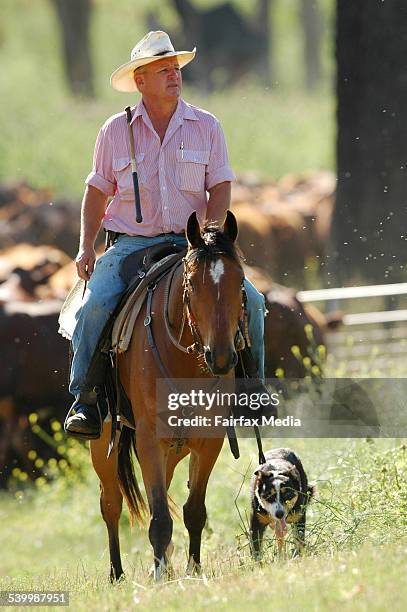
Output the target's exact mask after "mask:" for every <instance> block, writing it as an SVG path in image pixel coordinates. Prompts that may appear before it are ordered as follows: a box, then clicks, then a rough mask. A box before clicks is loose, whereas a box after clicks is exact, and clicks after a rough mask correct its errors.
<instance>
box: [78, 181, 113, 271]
mask: <svg viewBox="0 0 407 612" xmlns="http://www.w3.org/2000/svg"><path fill="white" fill-rule="evenodd" d="M106 205H107V196H106V195H105V194H104V193H103V192H102V191H100V190H99V189H96V187H93V186H92V185H89V186H87V187H86V189H85V193H84V196H83V200H82V211H81V237H80V240H79V252H78V255H77V256H76V260H75V261H76V270H77V272H78V276H79V278H83V280H85V281H88V280H89V279H90V276H91V274H92V272H93V269H94V267H95V261H96V253H95V248H94V244H95V240H96V236H97V234H98V231H99V229H100V224H101V222H102V219H103V215H104V213H105V209H106Z"/></svg>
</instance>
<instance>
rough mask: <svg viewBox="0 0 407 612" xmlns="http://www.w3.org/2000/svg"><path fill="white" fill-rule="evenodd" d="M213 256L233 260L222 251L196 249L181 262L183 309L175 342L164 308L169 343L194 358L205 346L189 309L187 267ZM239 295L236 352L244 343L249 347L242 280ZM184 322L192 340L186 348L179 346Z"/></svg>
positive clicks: (191, 288) (202, 353)
mask: <svg viewBox="0 0 407 612" xmlns="http://www.w3.org/2000/svg"><path fill="white" fill-rule="evenodd" d="M214 255H222V256H226V257H229V258H231V259H233V260H234V258H232V256H231V255H230V254H229V253H227V252H225V251H223V250H213V251H210V252H207V253H202V251H201V250H199V249H197V250H196V251H193V252H192V253H189V254H188V253H187V254H186V255H185V257H184V258H183V260H182V262H183V279H182V286H183V293H182V304H183V309H182V322H181V327H180V330H179V333H178V339H177V340H176V339H175V338H174V336H173V334H172V332H171V329H170V324H169V321H168V309H167V306H168V304H166V305H165V306H164V319H165V323H166V328H167V332H168V334H169V336H170V339H171V341H172V342H173V344H174V345H175V346H176V347H177V348H179V349H180V350H182V351H183V352H186V353H194V354H195V355H196V356H201V355H204V352H205V346H204V343H203V341H202V336H201V333H200V331H199V326H198V321H197V320H196V317H195V315H194V313H193V311H192V308H191V296H190V293H191V292H193V291H194V288H193V286H192V283H191V280H190V276H191V273H190V269H189V266H190V264H191V263H192V262H194V261H197V260H202V259H206V258H207V257H211V258H212V257H213V256H214ZM172 277H173V274H172V275H171V276H170V278H169V285H170V284H171V281H172ZM169 288H170V287H168V289H169ZM241 295H242V301H241V310H240V315H239V320H238V329H237V332H236V336H235V348H236V350H237V351H240V350H242V349H243V348H244V347H245V344H246V343H247V345H248V346H250V339H249V333H248V315H247V293H246V289H245V287H244V280H242V283H241ZM166 297H167V298H168V297H169V290H168V292H167V296H166ZM165 301H167V300H165ZM185 322H188V325H189V329H190V330H191V334H192V338H193V343H192V344H191V345H190V346H187V347H184V346H183V345H182V344H181V338H182V334H183V332H184V328H185Z"/></svg>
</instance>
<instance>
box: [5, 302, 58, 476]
mask: <svg viewBox="0 0 407 612" xmlns="http://www.w3.org/2000/svg"><path fill="white" fill-rule="evenodd" d="M60 308H61V302H60V301H49V302H43V303H41V304H35V303H31V304H25V303H10V304H7V305H4V306H1V307H0V345H1V347H2V349H1V367H0V486H5V484H6V480H7V477H8V476H9V475H10V472H11V469H12V468H13V467H16V466H18V467H21V468H22V469H25V470H27V469H29V467H30V465H31V464H30V463H29V462H28V459H27V452H28V451H29V450H30V449H31V448H34V449H35V448H36V447H37V448H38V445H40V446H41V448H42V454H44V455H45V458H47V456H51V455H52V454H53V453H54V451H53V449H52V448H51V447H49V446H48V445H45V446H44V445H43V444H41V441H40V440H39V439H38V438H37V436H34V434H33V433H32V431H31V428H30V427H29V423H28V415H29V414H30V413H31V412H34V411H35V412H37V411H40V414H41V415H42V417H43V419H44V422H46V421H48V417H49V416H50V415H51V414H52V416H54V417H55V418H57V419H59V420H62V419H63V418H64V417H65V412H66V407H67V406H68V405H69V404H70V396H69V393H68V391H67V384H68V344H67V342H66V340H64V339H63V338H62V337H61V336H60V335H59V334H58V333H57V331H58V314H59V310H60ZM32 469H33V466H31V470H29V476H31V475H32Z"/></svg>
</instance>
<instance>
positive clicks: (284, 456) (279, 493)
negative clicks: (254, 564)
mask: <svg viewBox="0 0 407 612" xmlns="http://www.w3.org/2000/svg"><path fill="white" fill-rule="evenodd" d="M265 458H266V463H264V464H262V465H259V467H258V468H257V469H256V471H255V472H254V474H253V478H252V481H251V486H250V493H251V506H252V508H251V519H250V535H251V552H252V556H253V558H254V559H256V560H258V559H260V558H261V554H262V540H263V535H264V531H265V529H266V527H267V525H270V526H271V527H272V528H273V529H274V531H275V534H276V539H277V546H278V551H279V553H280V552H281V550H282V548H283V544H284V537H285V535H286V533H287V523H290V524H292V526H293V528H294V537H295V542H296V548H295V553H296V554H299V552H300V551H301V549H302V548H303V547H304V545H305V519H306V509H307V504H308V503H309V502H310V500H311V498H312V496H313V495H314V494H315V486H313V485H309V484H308V479H307V475H306V473H305V471H304V468H303V467H302V463H301V461H300V459H299V458H298V456H297V455H296V454H295V453H294V451H292V450H291V449H289V448H276V449H274V450H271V451H268V452H267V453H266V454H265Z"/></svg>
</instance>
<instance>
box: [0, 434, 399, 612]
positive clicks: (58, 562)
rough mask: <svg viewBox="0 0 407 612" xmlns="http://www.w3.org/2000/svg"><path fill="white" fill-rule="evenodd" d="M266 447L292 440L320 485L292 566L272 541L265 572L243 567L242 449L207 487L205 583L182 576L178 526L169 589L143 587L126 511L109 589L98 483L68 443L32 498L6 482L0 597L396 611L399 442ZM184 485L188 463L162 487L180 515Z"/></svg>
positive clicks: (145, 554)
mask: <svg viewBox="0 0 407 612" xmlns="http://www.w3.org/2000/svg"><path fill="white" fill-rule="evenodd" d="M267 442H268V444H267V446H268V447H271V446H273V447H276V446H279V445H287V443H288V444H291V442H293V444H292V446H294V447H295V449H296V451H297V452H298V453H299V455H300V456H301V457H302V458H303V462H304V465H305V468H306V470H307V472H308V474H309V477H310V478H311V479H312V480H314V481H316V482H317V485H318V495H317V498H316V500H315V501H314V502H313V504H312V505H311V506H310V510H309V513H308V529H307V534H308V551H307V553H306V555H305V556H304V557H303V558H302V559H290V558H289V550H288V551H287V554H288V557H287V558H286V559H285V560H277V559H276V557H275V551H274V542H273V540H272V539H271V537H270V539H267V540H266V555H265V561H264V563H263V564H253V563H252V561H251V559H250V557H249V551H248V541H247V536H246V533H245V532H246V530H247V512H248V479H249V478H250V475H251V472H252V470H253V467H254V465H255V463H256V457H255V442H254V440H242V441H241V444H240V446H241V453H242V458H241V459H240V460H238V461H234V460H233V459H232V457H231V455H230V453H229V451H228V449H227V448H226V446H225V447H224V449H223V451H222V454H221V457H220V459H219V461H218V463H217V465H216V467H215V472H214V476H213V481H212V483H211V484H210V486H209V490H208V496H207V507H208V514H209V520H208V525H207V527H206V528H205V530H204V538H203V566H204V577H203V578H201V579H199V580H198V579H187V578H186V577H185V574H184V569H185V565H186V556H185V547H186V544H187V536H186V533H185V530H184V528H183V525H182V523H181V522H180V521H179V520H176V521H175V525H174V542H175V545H176V551H175V555H174V570H175V576H174V580H173V581H172V582H169V583H165V584H162V585H154V584H152V583H151V582H150V581H149V579H148V571H149V567H150V565H151V560H152V553H151V548H150V545H149V543H148V539H147V534H146V532H145V531H140V530H139V529H138V528H135V529H134V530H133V531H131V530H130V527H129V523H128V519H127V512H126V511H125V512H124V513H123V517H122V521H121V523H122V526H121V542H122V549H123V558H124V567H125V571H126V580H125V581H124V582H122V583H121V584H119V585H116V586H113V587H112V586H110V585H109V583H108V580H107V573H108V565H109V562H108V550H107V536H106V532H105V527H104V524H103V521H102V519H101V517H100V515H99V508H98V487H97V479H96V476H95V475H94V473H93V471H91V469H90V468H88V467H87V463H88V457H87V452H86V450H85V449H84V448H83V447H82V446H80V445H79V444H77V443H75V442H74V441H73V444H72V445H71V450H72V457H74V458H75V459H74V466H73V469H71V468H69V467H68V466H67V465H66V464H63V467H62V468H61V469H60V470H59V476H58V475H56V477H55V478H54V481H53V482H51V483H46V482H45V481H44V480H43V479H42V480H41V481H40V483H39V484H38V485H37V487H35V488H36V489H37V490H36V491H33V490H32V488H31V487H30V486H25V485H26V483H24V481H23V482H21V479H19V478H16V480H15V483H14V495H13V497H12V496H10V495H4V494H3V495H2V496H1V497H0V520H1V521H2V523H3V525H4V527H3V532H2V542H3V554H2V556H1V558H0V576H1V578H0V590H7V589H11V588H13V589H54V590H58V589H61V590H69V591H70V597H71V603H72V605H73V607H74V609H75V610H85V609H92V610H93V609H95V610H96V609H97V610H112V609H118V610H129V609H133V607H134V605H135V604H140V605H141V606H142V607H143V609H154V608H157V607H158V606H160V607H161V608H163V609H165V610H177V609H180V610H181V609H185V608H186V607H187V608H188V609H189V608H191V607H195V608H196V609H198V610H200V609H203V608H204V607H207V606H208V605H210V606H212V607H214V609H216V610H217V609H219V610H223V609H237V608H238V607H240V605H241V603H242V597H244V602H245V606H246V607H247V609H250V610H251V609H255V607H256V606H258V603H259V601H264V603H265V604H266V603H267V602H269V605H273V608H274V609H275V610H283V609H288V610H290V609H294V607H295V606H298V601H301V608H302V609H304V610H319V609H321V610H329V609H334V608H335V607H336V606H339V605H341V606H342V607H344V608H345V609H352V610H353V609H356V610H365V609H368V608H369V609H373V610H381V609H383V607H384V603H385V602H387V603H388V604H389V605H392V607H393V608H394V609H395V610H398V609H400V610H401V609H402V602H403V598H404V600H405V597H406V595H407V592H406V591H407V588H406V585H405V581H404V580H403V572H404V569H403V567H404V566H403V563H404V556H405V553H406V551H407V540H406V525H407V505H406V502H407V499H406V489H405V480H406V476H407V455H406V447H405V445H403V444H402V442H401V441H399V440H398V441H389V440H376V441H374V440H371V441H366V440H329V441H328V440H317V439H311V440H296V441H295V442H294V441H290V442H288V441H286V440H273V441H272V442H271V441H267ZM54 467H55V466H54ZM55 474H56V473H55V472H54V475H55ZM186 480H187V463H185V464H181V466H180V468H179V470H178V472H177V473H176V477H175V480H174V484H173V487H172V495H173V497H174V499H175V502H176V503H177V504H178V505H179V506H182V503H183V501H184V500H185V497H186ZM240 489H241V492H240V494H238V492H239V490H240ZM236 498H237V499H236ZM235 501H236V504H235ZM22 535H23V537H22ZM269 535H270V536H271V531H270V532H269Z"/></svg>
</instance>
